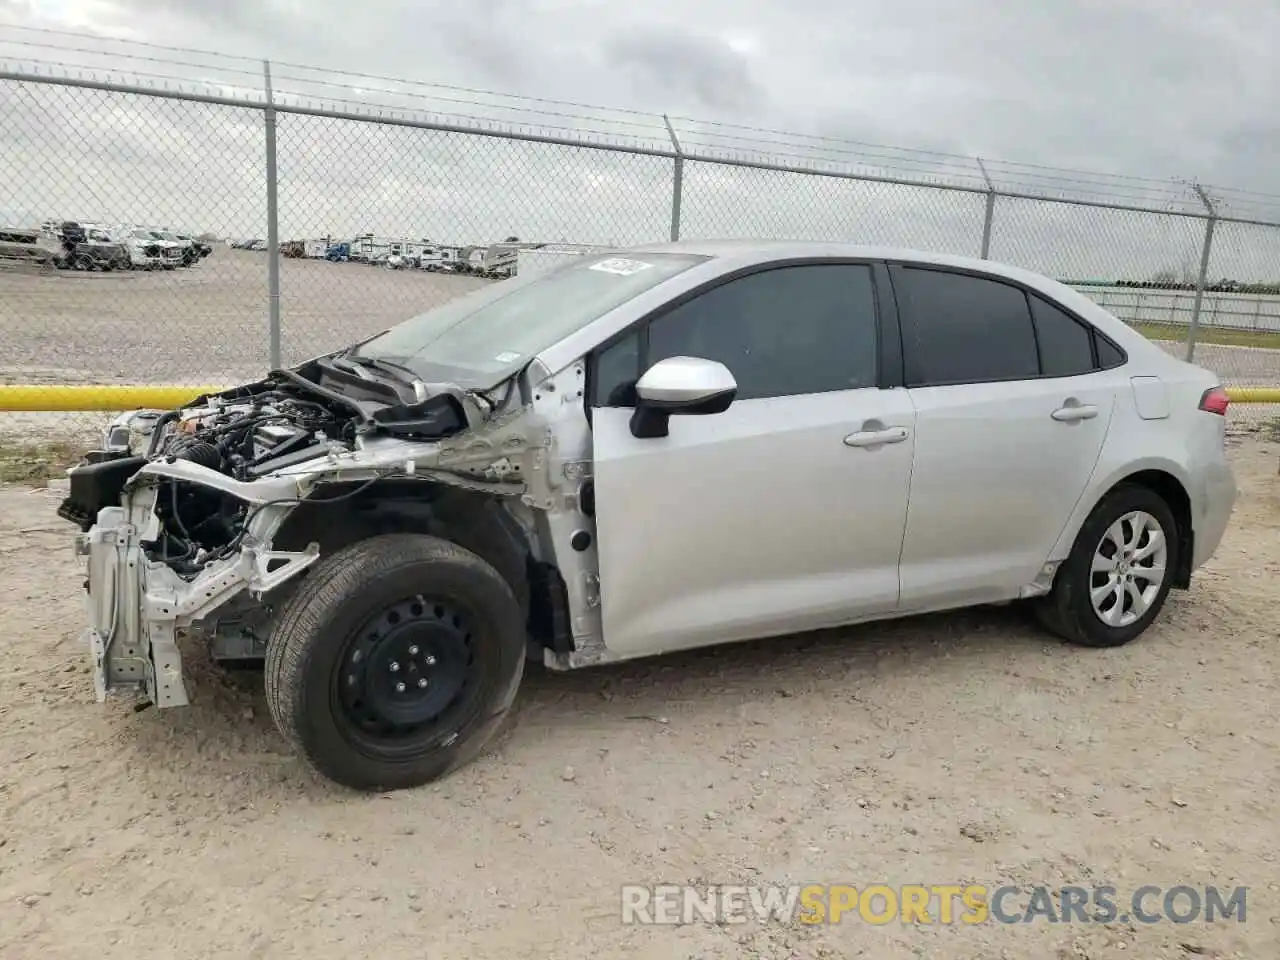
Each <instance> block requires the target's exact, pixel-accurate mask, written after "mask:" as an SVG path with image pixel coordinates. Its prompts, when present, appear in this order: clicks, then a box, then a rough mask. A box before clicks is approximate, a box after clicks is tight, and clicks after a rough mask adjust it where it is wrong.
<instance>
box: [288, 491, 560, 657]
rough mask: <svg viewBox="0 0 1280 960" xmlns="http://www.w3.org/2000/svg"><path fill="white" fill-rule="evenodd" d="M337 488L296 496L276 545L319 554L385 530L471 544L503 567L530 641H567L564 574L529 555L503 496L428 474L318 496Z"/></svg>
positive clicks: (526, 541) (554, 643)
mask: <svg viewBox="0 0 1280 960" xmlns="http://www.w3.org/2000/svg"><path fill="white" fill-rule="evenodd" d="M351 486H352V488H354V487H355V486H356V485H355V484H352V485H351ZM340 492H341V491H339V490H334V491H332V492H326V493H325V494H324V497H323V498H321V499H319V500H317V501H308V502H304V503H302V504H299V505H298V506H297V507H296V508H295V509H294V510H293V512H292V513H291V514H290V515H289V516H288V518H287V519H286V520H285V522H284V523H283V524H282V525H281V527H280V530H279V531H278V532H277V534H276V536H275V538H274V542H273V547H274V549H276V550H303V549H305V548H306V546H307V545H308V544H310V543H316V544H318V545H319V547H320V553H321V555H324V554H327V553H331V552H333V551H335V550H338V549H340V548H342V547H344V546H347V545H348V544H351V543H355V542H356V541H359V540H364V539H367V538H369V537H373V536H377V535H379V534H385V533H422V534H430V535H432V536H435V537H440V538H441V539H443V540H448V541H450V542H452V543H456V544H457V545H458V546H460V547H462V548H464V549H466V550H470V551H471V552H472V553H474V554H476V555H477V556H479V557H481V558H482V559H483V560H485V561H486V562H487V563H489V564H490V565H491V566H492V567H493V568H494V569H495V570H497V571H498V573H499V574H501V575H502V577H503V579H504V580H506V581H507V583H508V584H509V585H510V586H511V590H512V592H513V593H514V594H515V597H516V600H517V601H518V602H519V604H520V608H521V610H522V611H523V613H524V615H525V617H526V619H527V622H528V626H529V633H530V637H531V638H532V639H533V640H534V641H535V642H537V643H538V644H540V645H542V646H544V647H549V648H550V649H552V650H556V651H558V652H567V651H569V650H572V649H573V646H572V640H571V634H570V631H569V627H568V622H569V620H568V595H567V591H566V589H565V586H564V581H563V579H562V578H561V577H560V575H559V572H558V571H557V570H556V568H555V567H554V566H553V565H551V564H548V563H545V562H544V561H541V560H539V559H538V558H537V557H536V556H535V555H534V553H533V551H532V550H531V547H530V543H529V539H528V537H527V535H526V533H525V531H524V530H523V529H522V528H521V527H520V525H519V524H518V523H516V521H515V519H514V518H512V516H511V515H510V514H509V513H508V512H507V511H506V509H504V507H503V506H502V504H501V498H499V497H496V496H493V495H492V494H487V493H480V492H475V491H471V490H463V489H460V488H457V487H449V486H446V485H443V484H438V483H431V482H426V481H397V480H385V481H380V482H378V483H375V484H373V485H372V486H370V487H368V488H367V489H365V490H362V491H361V492H360V493H359V494H357V495H356V496H353V497H351V498H350V499H349V500H344V501H343V502H341V503H335V504H326V503H324V502H323V499H325V498H329V497H332V496H336V495H338V494H339V493H340ZM305 575H306V574H305V573H304V574H303V576H305Z"/></svg>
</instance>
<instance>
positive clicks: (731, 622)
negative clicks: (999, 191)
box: [591, 263, 915, 656]
mask: <svg viewBox="0 0 1280 960" xmlns="http://www.w3.org/2000/svg"><path fill="white" fill-rule="evenodd" d="M877 336H878V333H877V322H876V298H875V286H874V281H873V273H872V270H871V268H870V267H869V266H867V265H865V264H849V263H845V264H830V263H823V264H801V265H795V266H786V267H777V268H773V269H769V270H767V271H762V272H757V273H752V274H749V275H746V276H743V277H739V278H737V279H733V280H730V281H729V282H727V283H724V284H722V285H720V286H716V287H714V288H712V289H710V290H708V291H706V292H704V293H701V294H699V295H698V296H696V297H694V298H693V299H691V300H689V301H687V302H684V303H682V304H680V305H679V306H677V307H675V308H674V309H672V310H670V311H668V312H666V313H664V314H662V315H661V316H659V317H656V318H654V319H652V320H651V321H650V322H649V323H648V326H647V331H646V330H645V329H643V328H642V329H640V330H638V331H636V332H635V333H633V334H632V336H630V337H628V338H626V339H624V340H621V341H619V342H618V343H617V344H615V345H614V346H612V347H611V348H610V349H609V350H607V351H605V352H604V353H602V354H601V355H600V356H599V357H597V358H596V360H595V362H594V367H593V369H594V371H595V376H594V377H593V390H592V397H591V401H592V407H593V409H592V430H593V436H594V467H593V470H594V476H595V491H596V524H597V546H598V556H599V564H600V581H601V582H600V595H601V607H602V615H603V625H604V641H605V645H606V646H607V647H608V648H609V649H610V650H612V651H614V652H615V653H616V654H618V655H620V656H635V655H641V654H648V653H659V652H664V651H670V650H677V649H682V648H688V647H695V646H702V645H706V644H712V643H718V642H724V641H732V640H743V639H749V638H753V637H761V636H770V635H775V634H781V633H789V632H795V631H802V630H808V629H814V628H819V627H824V626H832V625H836V624H839V623H842V622H848V621H851V620H855V619H859V618H861V617H866V616H874V615H876V614H879V613H886V612H891V611H893V610H895V609H896V608H897V606H898V593H899V583H898V558H899V552H900V549H901V545H902V536H903V529H904V525H905V522H906V515H907V498H908V486H909V483H910V479H911V464H912V450H913V446H914V432H915V422H914V421H915V416H914V411H913V408H912V406H911V401H910V398H909V396H908V394H907V391H905V390H902V389H879V388H878V386H877V383H878V382H879V380H878V369H877V367H878V364H877V360H876V357H877ZM671 356H695V357H704V358H706V359H711V360H718V361H720V362H721V363H724V364H725V365H726V366H727V367H728V368H729V370H730V371H731V372H732V373H733V374H734V377H735V379H736V380H737V381H738V386H739V393H738V399H737V400H735V402H734V403H733V405H732V406H731V407H730V408H729V409H728V410H727V411H725V412H724V413H721V414H715V415H710V416H678V415H677V416H673V417H672V418H671V423H670V434H669V435H668V436H666V437H660V438H648V439H637V438H636V437H634V436H632V434H631V431H630V426H629V423H630V416H631V412H632V410H631V406H630V403H631V400H632V399H633V397H628V388H629V384H633V383H634V380H635V377H636V372H637V371H639V370H643V369H647V368H648V366H650V365H652V364H653V363H656V362H657V361H659V360H662V359H665V358H667V357H671Z"/></svg>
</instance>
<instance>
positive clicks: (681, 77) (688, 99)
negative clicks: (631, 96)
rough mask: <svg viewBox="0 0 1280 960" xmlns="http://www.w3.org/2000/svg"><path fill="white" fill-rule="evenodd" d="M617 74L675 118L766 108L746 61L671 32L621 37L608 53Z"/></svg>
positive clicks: (719, 45)
mask: <svg viewBox="0 0 1280 960" xmlns="http://www.w3.org/2000/svg"><path fill="white" fill-rule="evenodd" d="M606 51H607V54H608V56H609V58H610V61H611V63H612V65H613V68H614V69H618V70H622V71H624V72H625V73H626V75H627V79H628V80H629V81H630V83H631V84H632V85H633V88H635V89H637V90H643V91H644V92H645V95H646V96H649V97H652V98H654V102H667V103H670V104H671V107H669V108H668V109H669V110H670V111H671V112H678V113H683V112H690V111H692V112H697V111H704V112H705V111H711V112H712V113H723V112H733V113H738V112H746V111H748V110H751V109H753V108H755V109H757V110H760V111H763V110H765V109H767V107H768V102H767V101H768V98H767V95H766V93H765V91H764V88H763V87H761V86H760V84H759V83H757V82H756V79H755V78H754V77H753V76H752V74H751V69H750V66H749V65H748V63H747V61H746V59H745V58H744V57H742V56H741V55H739V54H737V53H735V52H734V51H733V50H732V49H731V48H730V47H729V46H728V45H727V44H725V43H724V42H722V41H717V40H714V39H710V38H707V37H701V36H696V35H692V34H688V33H684V32H677V31H673V30H654V29H649V30H642V31H639V32H627V33H623V34H620V35H619V36H617V37H616V38H614V39H613V41H612V42H611V43H610V44H609V45H608V47H607V48H606Z"/></svg>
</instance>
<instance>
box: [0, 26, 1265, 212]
mask: <svg viewBox="0 0 1280 960" xmlns="http://www.w3.org/2000/svg"><path fill="white" fill-rule="evenodd" d="M9 31H12V32H13V35H9ZM81 41H89V42H90V43H89V44H86V43H83V42H81ZM5 48H16V50H18V51H20V52H22V55H13V54H10V53H8V52H7V51H6V49H5ZM139 51H151V52H150V53H142V52H139ZM30 54H39V55H38V56H36V55H30ZM193 57H194V58H201V59H204V60H209V61H211V62H208V63H197V62H192V61H191V59H190V58H193ZM85 58H87V60H88V61H90V62H77V60H82V59H85ZM262 63H263V61H262V60H260V59H257V58H254V57H250V56H247V55H243V54H228V53H223V52H220V51H212V50H202V49H197V48H192V47H180V46H170V45H164V44H158V43H152V42H148V41H143V40H136V39H132V38H126V37H112V36H104V35H99V34H94V33H86V32H83V31H75V30H60V29H55V28H50V27H35V26H26V25H21V24H0V69H4V70H5V71H7V72H9V73H11V74H21V73H25V72H31V73H33V74H35V75H36V77H37V78H38V76H39V75H40V74H42V73H43V72H44V71H61V72H62V73H63V75H64V76H65V77H66V78H67V79H75V75H76V72H77V71H80V72H81V73H80V78H81V79H84V76H83V71H89V72H91V73H97V72H102V73H105V74H107V75H109V76H119V77H122V78H125V79H124V80H123V81H122V82H124V83H129V82H130V80H131V78H136V79H137V80H140V81H147V82H151V83H155V82H159V83H162V84H165V85H166V89H168V85H171V84H176V85H179V90H182V89H184V85H191V86H192V87H193V88H196V89H197V90H198V89H204V90H206V91H216V95H219V96H224V97H229V98H230V99H233V100H243V102H244V103H245V105H246V106H254V107H261V106H262V104H263V102H264V100H265V91H264V90H262V89H260V86H259V85H258V84H249V83H247V82H245V78H247V77H254V78H255V79H258V78H261V77H262V67H261V64H262ZM250 64H253V65H254V66H253V67H250V66H249V65H250ZM151 67H160V68H167V69H168V71H169V72H161V71H160V70H156V69H151ZM271 67H272V72H273V77H272V80H273V85H274V88H275V89H274V93H275V96H276V98H277V100H278V101H279V103H280V104H281V105H282V106H284V105H288V104H292V105H294V106H297V107H304V108H305V107H308V106H311V105H315V104H320V105H323V104H341V105H342V106H343V108H344V109H346V110H348V111H349V112H351V113H353V114H361V113H367V114H368V115H369V116H370V118H371V119H384V118H385V116H386V114H385V111H387V110H391V111H395V112H396V114H397V115H398V116H401V117H402V118H404V119H406V120H411V119H413V118H417V119H420V120H423V122H427V123H441V124H448V125H454V126H459V127H470V128H473V129H474V130H475V132H477V133H484V132H488V131H492V132H496V133H498V134H500V135H506V136H517V137H518V136H520V135H522V134H534V135H544V136H545V135H550V136H553V137H560V138H563V139H567V140H572V141H574V142H579V143H581V145H583V146H591V145H592V144H593V143H595V142H597V140H602V141H604V142H606V143H608V144H609V145H611V146H614V147H615V148H616V147H619V146H621V147H626V146H627V145H634V146H637V147H643V148H644V149H646V150H654V149H657V150H665V149H672V148H673V145H672V143H671V140H670V137H669V136H668V133H667V123H668V121H669V122H670V123H671V125H672V129H673V130H674V131H675V133H676V137H677V139H678V141H679V144H680V149H681V150H682V151H684V152H685V153H688V152H690V150H691V149H693V150H696V151H697V152H698V153H700V154H703V155H704V157H703V158H705V159H709V160H717V159H720V160H725V161H727V162H735V161H736V162H748V163H751V164H760V165H767V164H769V163H775V164H777V165H779V166H785V167H788V168H793V169H811V170H813V172H840V173H843V174H851V175H857V173H859V172H862V173H865V174H867V175H870V176H875V177H880V178H885V179H893V180H903V181H906V182H912V183H920V184H922V185H926V186H948V187H951V188H958V189H965V190H971V191H975V192H977V191H985V190H986V189H988V188H989V187H991V188H994V189H995V190H996V191H997V192H1010V193H1018V194H1025V195H1043V196H1044V198H1045V199H1046V200H1075V201H1077V202H1086V203H1087V202H1091V201H1093V202H1102V203H1108V204H1119V205H1123V204H1125V203H1130V204H1134V205H1137V206H1141V207H1142V208H1144V209H1159V210H1162V211H1165V212H1170V213H1174V212H1183V213H1187V214H1189V215H1203V214H1204V213H1205V209H1204V206H1203V204H1202V203H1201V201H1200V198H1199V197H1198V196H1197V194H1196V193H1195V191H1194V190H1193V189H1192V187H1191V181H1188V180H1184V179H1178V178H1168V179H1161V178H1155V177H1147V176H1135V175H1130V174H1112V173H1103V172H1094V171H1084V170H1076V169H1070V168H1062V167H1054V166H1049V165H1045V164H1037V163H1028V162H1023V161H1014V160H1003V159H989V158H983V161H982V162H981V163H980V162H979V161H978V160H977V158H976V157H973V156H967V155H963V154H957V153H947V152H943V151H936V150H928V149H921V148H914V147H900V146H893V145H887V144H876V143H869V142H865V141H859V140H855V139H849V138H844V137H836V136H830V135H824V134H815V133H801V132H796V131H787V130H779V129H775V128H770V127H765V126H754V125H751V124H744V123H738V122H731V121H725V120H712V119H703V118H695V117H689V116H682V115H674V114H673V115H670V116H666V117H664V116H663V115H661V114H658V113H655V112H650V111H644V110H637V109H631V108H625V107H607V106H601V105H596V104H589V103H583V102H580V101H573V100H561V99H554V98H548V97H535V96H529V95H523V94H513V93H507V92H502V91H494V90H488V89H483V88H479V87H471V86H463V85H458V84H447V83H438V82H433V81H425V80H415V79H407V78H397V77H391V76H386V75H381V74H373V73H366V72H360V71H354V70H343V69H336V68H326V67H316V66H312V65H308V64H301V63H294V62H290V61H272V62H271ZM211 73H212V74H214V75H213V76H210V74H211ZM193 74H194V75H193ZM222 75H226V76H227V77H228V78H230V77H235V78H236V79H234V80H231V79H226V80H224V79H221V76H222ZM369 81H373V82H374V83H377V84H392V85H395V86H396V87H399V88H400V89H391V88H388V87H385V86H381V87H380V86H371V85H370V83H369ZM482 98H483V99H482ZM388 101H391V102H388ZM395 101H411V102H409V103H402V102H395ZM489 101H498V102H489ZM433 104H448V105H450V109H447V110H439V109H433V106H432V105H433ZM458 107H462V108H464V109H462V110H459V109H455V108H458ZM320 109H323V107H322V106H321V107H320ZM616 128H621V129H616ZM984 165H985V167H984ZM1201 186H1202V187H1203V188H1204V189H1206V190H1207V191H1208V193H1209V194H1210V196H1211V197H1212V198H1213V200H1214V203H1215V207H1216V209H1215V213H1216V214H1217V215H1218V216H1236V217H1239V218H1242V219H1244V218H1249V217H1253V218H1256V219H1257V220H1259V221H1264V220H1266V221H1269V220H1271V219H1280V195H1277V194H1271V193H1266V192H1263V191H1257V190H1247V189H1241V188H1231V187H1221V186H1216V185H1215V186H1209V185H1206V184H1201Z"/></svg>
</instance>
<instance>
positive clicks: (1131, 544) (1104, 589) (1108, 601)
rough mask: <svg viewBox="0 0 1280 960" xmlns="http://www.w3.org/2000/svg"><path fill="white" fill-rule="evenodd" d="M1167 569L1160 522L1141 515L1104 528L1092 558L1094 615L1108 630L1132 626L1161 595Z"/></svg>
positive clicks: (1126, 516) (1166, 548)
mask: <svg viewBox="0 0 1280 960" xmlns="http://www.w3.org/2000/svg"><path fill="white" fill-rule="evenodd" d="M1168 565H1169V544H1168V538H1167V537H1166V536H1165V532H1164V528H1163V527H1162V526H1161V525H1160V521H1159V520H1157V519H1156V518H1155V517H1154V516H1152V515H1151V514H1150V513H1147V512H1146V511H1145V510H1133V511H1130V512H1129V513H1126V514H1124V515H1123V516H1121V517H1120V518H1119V519H1118V520H1116V521H1115V522H1114V523H1113V524H1111V526H1109V527H1107V529H1106V532H1105V533H1103V535H1102V539H1101V540H1100V541H1099V542H1098V546H1097V548H1096V549H1095V550H1094V553H1093V563H1092V564H1091V566H1090V582H1089V600H1090V603H1091V604H1092V606H1093V612H1094V613H1095V614H1097V616H1098V619H1100V620H1101V621H1102V622H1103V623H1105V624H1106V625H1107V626H1109V627H1127V626H1129V625H1130V624H1132V623H1135V622H1136V621H1138V620H1139V619H1141V618H1142V617H1143V616H1144V615H1145V614H1146V612H1147V610H1148V609H1150V607H1151V605H1152V604H1153V603H1154V602H1155V600H1156V598H1157V597H1158V596H1159V595H1160V588H1161V587H1162V586H1163V585H1164V581H1165V578H1166V576H1168Z"/></svg>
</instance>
